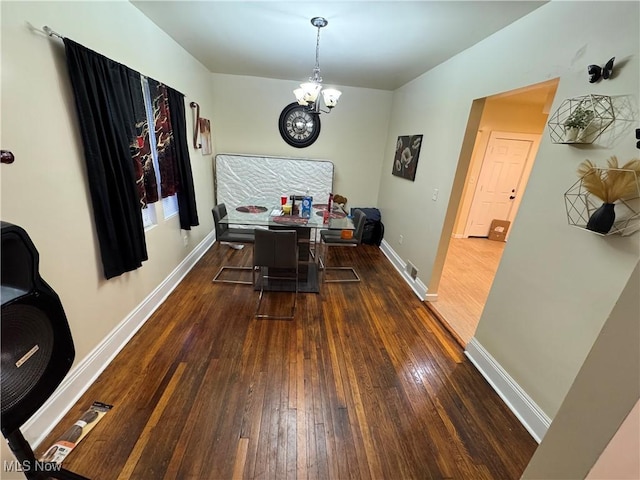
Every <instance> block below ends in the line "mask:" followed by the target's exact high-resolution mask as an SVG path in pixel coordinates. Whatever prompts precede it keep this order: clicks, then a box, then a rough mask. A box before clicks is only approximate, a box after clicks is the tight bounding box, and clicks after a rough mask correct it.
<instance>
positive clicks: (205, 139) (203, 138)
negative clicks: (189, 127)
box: [199, 118, 212, 155]
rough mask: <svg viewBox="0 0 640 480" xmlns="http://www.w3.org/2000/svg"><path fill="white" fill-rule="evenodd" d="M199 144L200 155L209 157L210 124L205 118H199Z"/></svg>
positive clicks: (210, 149) (210, 150)
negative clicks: (200, 143)
mask: <svg viewBox="0 0 640 480" xmlns="http://www.w3.org/2000/svg"><path fill="white" fill-rule="evenodd" d="M199 121H200V142H202V155H211V152H212V148H211V122H210V121H209V120H208V119H206V118H200V120H199Z"/></svg>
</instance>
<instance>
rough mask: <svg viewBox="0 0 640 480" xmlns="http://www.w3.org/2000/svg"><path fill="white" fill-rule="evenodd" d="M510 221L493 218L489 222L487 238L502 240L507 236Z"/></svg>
mask: <svg viewBox="0 0 640 480" xmlns="http://www.w3.org/2000/svg"><path fill="white" fill-rule="evenodd" d="M510 224H511V222H508V221H507V220H494V221H492V222H491V227H490V228H489V240H496V241H498V242H504V241H505V240H506V238H507V232H508V231H509V225H510Z"/></svg>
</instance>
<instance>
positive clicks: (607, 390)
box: [522, 263, 640, 480]
mask: <svg viewBox="0 0 640 480" xmlns="http://www.w3.org/2000/svg"><path fill="white" fill-rule="evenodd" d="M638 292H640V263H636V265H635V270H634V271H633V273H632V274H631V276H630V277H629V279H628V282H627V283H626V286H625V288H624V290H623V291H622V293H621V295H620V298H619V300H618V302H617V303H616V305H615V307H614V308H613V311H612V312H611V315H610V316H609V318H608V319H607V321H606V323H605V324H604V326H603V327H602V332H601V334H600V336H599V337H598V339H597V340H596V342H595V343H594V345H593V348H591V351H590V352H589V354H588V355H587V358H586V360H585V362H584V364H583V365H582V368H580V371H579V372H578V375H577V376H576V378H575V381H574V382H573V385H571V389H570V390H569V393H568V394H567V396H566V398H565V399H564V401H563V403H562V405H561V406H560V409H559V410H558V413H557V415H556V416H555V418H554V420H553V423H552V424H551V426H550V427H549V431H548V432H547V435H546V436H545V437H544V439H543V440H542V443H541V444H540V446H539V447H538V449H537V450H536V452H535V454H534V455H533V458H532V459H531V462H530V463H529V465H528V466H527V468H526V470H525V471H524V474H523V476H522V478H523V479H532V480H533V479H535V480H543V479H549V480H557V479H565V478H566V479H581V478H585V476H587V474H588V472H589V470H591V468H592V467H593V465H594V464H595V463H596V461H597V460H598V458H599V457H600V455H601V453H602V452H603V451H604V450H605V448H606V447H607V445H608V444H609V443H610V440H611V438H612V437H613V436H614V435H615V433H616V431H618V429H619V427H620V425H621V424H622V423H623V421H624V419H625V418H626V417H627V415H628V414H629V412H630V411H631V410H632V408H633V406H634V405H635V404H636V403H637V402H638V399H639V398H640V322H639V321H638V320H640V302H639V301H638ZM630 433H631V436H633V435H634V434H635V435H636V438H635V445H636V450H635V452H634V451H633V450H627V451H629V452H630V453H631V458H629V459H628V460H627V461H626V462H625V464H627V465H628V464H629V463H632V462H633V460H632V459H633V458H635V461H636V462H638V460H639V458H638V455H639V452H638V447H637V445H638V438H637V435H638V425H637V424H636V425H635V426H632V427H631V432H630ZM631 446H632V445H624V446H623V448H622V450H618V451H617V453H618V454H623V452H624V451H625V450H626V449H627V448H629V447H631ZM614 448H615V447H614ZM609 454H611V452H609ZM618 467H622V468H624V467H623V464H619V465H618ZM636 467H637V463H636ZM598 471H600V472H605V473H606V474H605V476H604V477H600V478H601V479H606V480H613V479H615V478H625V477H619V476H615V475H614V472H615V470H614V469H612V468H611V466H607V465H606V464H603V465H600V466H599V468H598ZM637 471H638V470H636V472H637ZM595 478H598V477H595ZM632 478H634V479H637V478H640V477H637V476H636V477H632Z"/></svg>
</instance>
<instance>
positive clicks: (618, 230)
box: [564, 168, 640, 236]
mask: <svg viewBox="0 0 640 480" xmlns="http://www.w3.org/2000/svg"><path fill="white" fill-rule="evenodd" d="M598 170H619V171H623V169H610V168H598ZM624 171H625V172H633V175H635V179H636V182H635V183H636V189H637V192H636V194H633V195H630V196H629V197H627V198H623V199H620V200H618V201H616V202H615V221H614V223H613V227H611V230H609V232H608V233H606V234H604V235H614V234H619V235H624V236H626V235H631V234H632V233H634V232H636V231H638V230H640V178H638V175H637V173H636V172H635V171H631V170H624ZM627 174H631V173H627ZM583 178H584V177H583ZM583 178H580V179H579V180H578V181H576V182H575V183H574V184H573V185H572V186H571V187H570V188H569V189H568V190H567V191H566V192H565V194H564V204H565V208H566V211H567V221H568V223H569V225H571V226H573V227H578V228H581V229H584V230H587V228H586V227H587V223H588V222H589V218H591V215H592V214H593V213H594V212H595V211H596V210H597V209H598V208H599V207H600V206H601V205H602V200H601V199H599V198H598V197H596V196H595V195H593V194H591V193H589V192H588V191H587V190H586V188H585V187H584V183H583ZM588 231H590V232H591V233H595V234H596V235H603V234H601V233H598V232H594V231H593V230H588Z"/></svg>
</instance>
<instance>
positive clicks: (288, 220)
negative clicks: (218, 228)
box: [220, 198, 355, 293]
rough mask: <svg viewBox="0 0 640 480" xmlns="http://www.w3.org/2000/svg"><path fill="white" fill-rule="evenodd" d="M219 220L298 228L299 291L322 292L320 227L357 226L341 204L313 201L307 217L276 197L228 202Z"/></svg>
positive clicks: (350, 229) (251, 225)
mask: <svg viewBox="0 0 640 480" xmlns="http://www.w3.org/2000/svg"><path fill="white" fill-rule="evenodd" d="M220 223H222V224H227V225H229V226H233V227H234V228H238V227H240V228H248V229H251V228H268V229H274V230H279V229H282V230H295V231H296V232H297V236H298V262H299V268H298V270H299V276H298V291H299V292H307V293H319V292H320V283H321V282H320V275H321V273H322V272H321V263H320V261H319V258H318V255H317V251H316V246H317V244H318V243H319V242H320V230H325V229H326V230H341V231H343V232H344V233H345V234H346V235H348V234H349V233H351V232H353V230H354V229H355V227H354V225H353V220H352V219H351V216H350V215H348V214H347V212H345V211H344V209H342V207H340V206H339V205H332V208H331V211H330V212H329V206H328V204H326V203H317V204H313V203H312V208H311V211H310V213H309V215H308V216H307V217H303V216H300V212H299V210H295V211H293V212H292V213H291V214H285V213H284V212H283V208H282V205H281V204H279V203H278V200H276V199H264V198H251V199H247V200H245V201H242V202H240V204H239V205H237V206H233V205H231V206H228V207H227V215H226V216H225V217H223V218H221V219H220Z"/></svg>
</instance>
